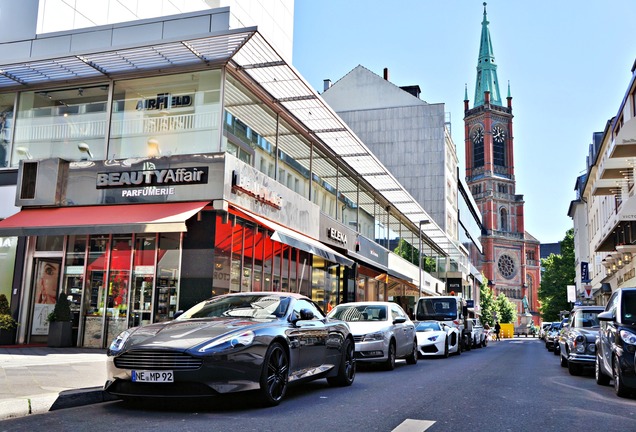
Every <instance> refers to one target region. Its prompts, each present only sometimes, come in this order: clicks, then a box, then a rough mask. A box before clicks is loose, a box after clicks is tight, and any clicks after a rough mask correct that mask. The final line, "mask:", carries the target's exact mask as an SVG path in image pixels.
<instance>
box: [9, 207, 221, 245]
mask: <svg viewBox="0 0 636 432" xmlns="http://www.w3.org/2000/svg"><path fill="white" fill-rule="evenodd" d="M208 203H209V202H208V201H205V202H201V201H193V202H175V203H158V204H123V205H102V206H77V207H56V208H29V209H24V210H22V211H20V212H19V213H17V214H15V215H13V216H10V217H8V218H6V219H5V220H3V221H0V236H2V237H11V236H30V235H63V234H115V233H122V234H123V233H143V232H185V231H186V224H185V221H186V220H188V219H190V218H191V217H192V216H194V215H195V214H196V213H197V212H199V211H201V210H202V209H203V207H205V206H206V205H207V204H208Z"/></svg>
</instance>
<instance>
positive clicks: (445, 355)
mask: <svg viewBox="0 0 636 432" xmlns="http://www.w3.org/2000/svg"><path fill="white" fill-rule="evenodd" d="M444 358H448V338H446V343H445V344H444Z"/></svg>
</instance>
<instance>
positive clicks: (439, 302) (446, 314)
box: [415, 298, 457, 321]
mask: <svg viewBox="0 0 636 432" xmlns="http://www.w3.org/2000/svg"><path fill="white" fill-rule="evenodd" d="M415 318H416V319H417V320H419V321H424V320H426V319H438V320H454V319H457V301H455V299H439V298H437V299H436V298H425V299H420V300H419V303H418V308H417V316H416V317H415Z"/></svg>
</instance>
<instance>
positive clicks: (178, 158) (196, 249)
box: [0, 7, 455, 347]
mask: <svg viewBox="0 0 636 432" xmlns="http://www.w3.org/2000/svg"><path fill="white" fill-rule="evenodd" d="M230 16H231V13H230V11H229V8H227V7H224V8H218V9H211V10H206V11H200V12H191V13H188V14H179V15H175V16H168V17H160V18H151V19H144V20H142V21H130V22H127V23H121V24H113V25H108V26H100V27H97V28H87V29H76V30H70V31H67V32H56V33H52V34H41V35H37V37H35V38H33V39H30V40H27V41H20V42H7V43H5V44H2V45H1V46H0V50H2V51H3V52H5V53H7V57H6V58H9V59H11V60H8V61H7V62H6V63H3V64H2V66H1V69H2V73H0V101H1V103H2V104H3V112H4V115H3V119H4V120H3V123H2V133H3V135H2V136H3V142H2V148H3V149H4V151H5V154H4V155H3V156H4V165H3V167H2V168H1V169H0V184H1V185H2V189H3V190H4V193H5V195H7V202H8V203H12V207H13V208H15V209H17V210H18V212H16V213H15V214H13V215H10V216H8V217H6V216H5V217H6V218H5V219H4V220H2V221H0V236H1V245H2V247H3V252H6V253H5V254H3V255H2V256H0V266H2V268H6V269H8V270H7V272H6V273H3V274H2V276H3V278H4V279H3V285H2V286H1V287H0V289H1V292H2V293H4V294H6V295H7V296H8V297H9V298H10V300H11V309H12V313H13V315H14V317H15V318H16V319H18V321H19V322H20V324H21V325H20V326H19V328H18V332H17V334H16V336H15V340H16V342H18V343H36V342H44V341H46V340H47V334H48V323H47V321H46V316H47V314H48V312H49V311H50V310H51V309H52V307H53V302H54V300H55V298H57V297H58V296H59V295H60V294H61V293H63V294H64V295H66V296H67V297H68V298H69V299H70V300H71V302H72V307H73V313H74V331H75V333H74V341H75V344H76V345H78V346H87V347H105V346H108V345H109V343H110V341H112V339H113V338H114V337H115V336H116V334H117V333H118V332H119V331H121V330H122V329H125V328H127V327H130V326H135V325H140V324H146V323H151V322H157V321H162V320H166V319H170V318H171V317H172V316H174V313H175V312H176V311H177V310H180V309H185V308H187V307H189V306H191V305H193V304H195V303H196V302H198V301H200V300H203V299H205V298H209V297H210V296H213V295H218V294H222V293H227V292H236V291H249V290H260V291H267V290H273V291H295V292H300V293H303V294H305V295H307V296H309V297H311V298H312V299H314V300H315V301H316V302H317V303H318V304H319V305H321V307H323V308H324V309H325V310H329V309H330V308H331V307H333V306H334V305H335V304H338V303H339V302H342V301H351V300H392V301H395V302H398V303H400V304H401V305H402V306H403V307H404V308H405V310H408V309H409V308H410V307H412V305H413V304H414V302H415V301H416V300H417V298H418V297H419V296H421V295H434V294H436V293H441V292H444V291H445V286H444V282H443V281H441V280H439V279H437V278H435V277H434V276H432V275H431V274H429V273H427V272H424V271H422V269H421V268H420V267H419V266H418V265H414V264H412V262H417V259H415V260H406V259H404V258H401V257H399V256H397V255H396V254H394V253H392V252H391V251H390V250H389V248H388V247H387V246H388V245H390V244H392V243H393V242H396V241H399V242H403V243H405V244H407V245H409V246H410V248H411V250H413V251H414V253H415V251H419V250H423V249H424V248H425V249H426V251H427V254H429V255H434V256H440V257H446V256H449V255H450V254H451V252H452V248H454V247H455V245H454V244H453V243H452V242H449V241H447V237H446V235H445V233H444V232H443V231H442V230H441V229H439V227H437V226H436V225H434V224H430V226H429V225H427V226H422V225H421V224H420V223H419V221H422V220H429V219H430V215H429V214H428V213H427V212H426V211H425V210H424V209H423V208H422V207H421V206H420V205H419V204H418V203H417V202H416V201H415V199H414V198H413V197H411V196H410V195H409V193H408V192H407V191H406V190H405V189H404V187H403V186H401V185H400V184H399V183H398V182H397V181H396V179H395V178H394V177H393V176H392V175H391V174H390V173H389V172H388V170H387V169H386V168H385V167H384V166H383V165H382V164H381V163H380V162H379V161H378V160H377V158H376V157H375V156H374V155H373V154H372V153H371V152H370V151H369V149H368V148H367V147H366V146H365V145H364V143H363V142H362V141H360V139H359V138H358V137H356V136H355V135H354V134H353V133H352V132H351V131H350V129H348V127H347V126H346V125H345V124H344V123H343V122H342V120H341V119H340V118H339V117H338V116H337V115H336V114H335V113H334V112H333V111H332V110H331V108H330V107H329V106H328V105H327V104H326V103H325V102H324V101H323V100H322V99H321V98H320V96H319V95H318V94H317V93H316V92H315V91H313V90H312V89H310V88H309V87H308V86H307V85H306V84H305V81H304V79H302V77H300V76H299V75H298V74H297V72H296V71H295V70H294V69H293V68H292V67H291V66H289V65H288V64H287V63H286V61H285V59H284V58H283V57H282V56H281V55H279V54H278V53H277V51H276V49H274V47H273V46H272V45H271V44H270V43H269V42H268V41H267V39H266V38H265V37H264V36H263V35H262V34H260V32H259V31H258V29H257V28H255V27H247V28H241V29H232V28H230V27H231V26H230V21H231V20H230ZM43 47H46V55H43V52H44V51H43ZM281 82H285V83H286V85H280V83H281ZM387 227H388V229H387Z"/></svg>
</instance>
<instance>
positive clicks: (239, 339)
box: [197, 330, 254, 353]
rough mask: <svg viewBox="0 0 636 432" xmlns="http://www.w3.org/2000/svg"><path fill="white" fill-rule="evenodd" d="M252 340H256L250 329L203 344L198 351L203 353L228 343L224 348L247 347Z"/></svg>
mask: <svg viewBox="0 0 636 432" xmlns="http://www.w3.org/2000/svg"><path fill="white" fill-rule="evenodd" d="M252 342H254V332H253V331H251V330H248V331H245V332H242V333H232V334H229V335H226V336H222V337H220V338H218V339H215V340H213V341H212V342H209V343H207V344H205V345H202V346H201V347H200V348H199V349H197V351H198V352H201V353H202V352H206V351H208V350H211V349H213V348H217V347H219V346H221V345H227V347H224V348H236V347H245V346H248V345H250V344H251V343H252Z"/></svg>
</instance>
